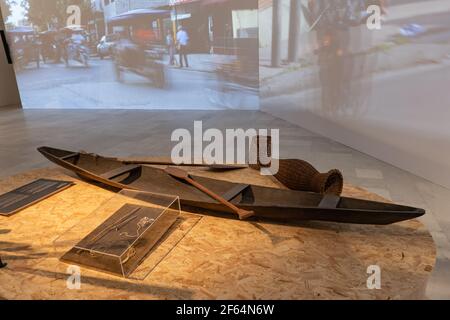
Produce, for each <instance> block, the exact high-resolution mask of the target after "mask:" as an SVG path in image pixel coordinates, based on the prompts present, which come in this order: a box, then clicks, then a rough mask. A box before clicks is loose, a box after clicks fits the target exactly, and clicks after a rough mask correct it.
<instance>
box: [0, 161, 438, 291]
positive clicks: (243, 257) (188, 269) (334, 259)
mask: <svg viewBox="0 0 450 320" xmlns="http://www.w3.org/2000/svg"><path fill="white" fill-rule="evenodd" d="M198 174H204V175H208V174H209V173H207V172H201V173H198ZM216 174H217V173H216ZM221 175H222V177H223V178H224V179H230V180H233V179H236V180H239V181H242V182H247V183H248V182H253V183H255V184H266V185H271V186H276V185H277V183H276V182H274V181H273V180H272V178H267V177H262V176H260V175H259V174H258V172H257V171H253V170H250V169H244V170H239V171H236V172H227V173H223V174H221ZM42 177H44V178H49V179H62V180H73V181H75V182H76V185H75V186H74V187H72V188H70V189H67V190H65V191H63V192H61V193H59V194H57V195H55V196H53V197H51V198H49V199H46V200H44V201H43V202H40V203H38V204H36V205H34V206H32V207H29V208H27V209H25V210H24V211H21V212H19V213H18V214H16V215H15V216H13V217H10V218H1V219H0V254H1V256H2V257H3V259H4V260H5V261H6V262H8V267H7V268H6V269H1V270H0V284H1V285H0V297H3V298H6V299H400V298H413V299H414V298H423V294H424V290H425V286H426V282H427V279H428V277H429V276H430V273H431V271H432V269H433V267H434V263H435V255H436V252H435V246H434V243H433V240H432V238H431V236H430V234H429V232H428V231H427V230H426V228H425V227H424V226H423V225H422V224H421V223H420V222H418V221H416V220H413V221H407V222H402V223H398V224H395V225H391V226H360V225H349V224H335V223H324V222H304V223H298V224H296V225H289V226H286V225H275V224H267V223H258V222H242V221H237V220H231V219H224V218H218V217H202V218H201V219H196V221H195V224H193V225H192V224H191V225H190V226H187V227H183V224H181V225H180V228H188V230H187V231H188V232H180V234H183V237H179V239H177V242H176V243H174V244H173V245H174V248H173V249H172V250H171V251H170V252H169V253H168V254H166V255H164V256H163V257H161V258H162V260H161V262H160V263H159V264H157V265H156V267H155V268H154V269H153V270H152V272H151V273H150V274H149V275H148V276H147V277H146V278H145V280H143V281H140V280H130V279H122V278H119V277H116V276H111V275H107V274H103V273H100V272H97V271H91V270H87V269H83V268H82V274H81V277H82V278H81V281H82V285H81V289H80V290H69V289H67V284H66V280H67V278H68V275H67V274H66V271H67V267H68V265H66V264H64V263H62V262H60V261H59V260H58V258H59V257H60V256H61V255H62V254H63V253H62V252H59V251H58V250H55V247H54V246H53V242H54V240H55V239H57V238H58V237H59V236H60V235H61V234H62V233H63V232H64V231H66V230H68V229H69V228H71V227H72V226H74V225H76V224H78V223H80V222H81V221H82V220H83V218H85V217H87V216H89V214H90V213H92V212H93V211H94V210H95V209H96V208H97V207H98V206H99V205H100V204H101V203H102V202H104V201H106V200H107V199H109V198H111V197H112V196H113V193H112V192H110V191H107V190H105V189H102V188H99V187H96V186H93V185H90V184H88V183H86V182H83V181H80V180H79V179H77V178H76V177H75V176H72V175H71V173H69V172H67V171H64V170H62V169H58V168H51V169H39V170H34V171H31V172H28V173H24V174H21V175H17V176H15V177H11V178H9V179H6V180H4V181H2V182H0V192H6V191H8V190H11V189H14V188H15V187H18V186H20V185H22V184H25V183H28V182H30V181H32V180H34V179H36V178H42ZM345 195H346V196H354V197H360V198H366V199H373V200H382V199H381V198H380V197H378V196H376V195H373V194H369V193H368V192H366V191H364V190H362V189H359V188H355V187H351V186H346V187H345ZM182 231H183V230H182ZM184 231H186V230H184ZM149 259H153V258H152V256H150V257H149ZM158 261H159V260H158ZM370 265H378V266H380V267H381V272H382V274H381V281H382V283H381V285H382V288H381V290H369V289H367V286H366V281H367V278H368V276H369V275H368V274H367V273H366V272H367V268H368V266H370Z"/></svg>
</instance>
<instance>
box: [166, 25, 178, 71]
mask: <svg viewBox="0 0 450 320" xmlns="http://www.w3.org/2000/svg"><path fill="white" fill-rule="evenodd" d="M166 45H167V51H168V53H169V64H170V65H171V66H174V65H176V64H177V60H176V59H175V39H174V38H173V34H172V31H171V30H167V35H166Z"/></svg>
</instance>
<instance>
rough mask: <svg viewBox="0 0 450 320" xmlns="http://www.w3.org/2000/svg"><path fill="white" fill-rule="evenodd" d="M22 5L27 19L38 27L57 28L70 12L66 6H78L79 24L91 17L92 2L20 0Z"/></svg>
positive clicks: (83, 0)
mask: <svg viewBox="0 0 450 320" xmlns="http://www.w3.org/2000/svg"><path fill="white" fill-rule="evenodd" d="M21 5H22V7H24V8H25V10H26V11H27V18H28V21H29V22H31V23H32V24H34V25H35V26H38V27H39V28H40V29H43V30H46V29H50V27H51V26H55V27H58V28H61V27H64V26H65V25H66V21H67V18H68V17H69V15H70V14H71V13H70V12H68V8H70V7H71V6H78V7H79V8H80V13H81V16H80V18H81V24H83V25H84V24H87V22H88V21H89V20H91V19H92V2H91V1H90V0H22V2H21Z"/></svg>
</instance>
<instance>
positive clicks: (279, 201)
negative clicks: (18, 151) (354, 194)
mask: <svg viewBox="0 0 450 320" xmlns="http://www.w3.org/2000/svg"><path fill="white" fill-rule="evenodd" d="M38 151H39V152H40V153H41V154H42V155H43V156H45V157H46V158H47V159H48V160H50V161H51V162H53V163H55V164H57V165H59V166H61V167H63V168H65V169H68V170H70V171H73V172H74V173H76V174H77V175H79V176H81V177H82V178H84V179H87V180H93V181H96V182H98V183H101V184H104V185H106V186H109V187H114V188H117V189H132V190H140V191H146V192H153V193H161V194H172V195H178V196H179V197H180V201H181V205H182V209H183V210H186V211H189V210H190V209H200V210H202V211H203V210H206V211H214V212H226V213H229V214H230V216H231V214H232V213H231V211H230V210H229V209H228V208H226V207H225V206H224V205H222V204H220V203H218V202H217V201H216V200H214V199H212V198H211V197H209V196H208V195H206V194H204V193H203V192H201V191H199V190H198V189H196V188H195V187H193V186H192V185H190V184H188V183H186V182H183V181H180V180H178V179H176V178H174V177H172V176H170V175H169V174H167V173H166V172H164V170H163V169H160V168H155V167H152V166H148V165H141V164H138V163H134V164H129V163H126V162H124V161H121V160H118V159H115V158H106V157H102V156H99V155H95V154H89V153H84V152H73V151H66V150H60V149H55V148H50V147H41V148H39V149H38ZM193 178H194V179H195V181H197V182H199V183H200V184H202V185H203V186H205V187H207V188H209V189H210V190H212V191H213V192H215V193H216V194H218V195H220V196H222V197H223V198H225V199H226V200H228V201H230V202H231V203H233V204H234V205H236V206H237V207H239V208H242V209H245V210H251V211H254V212H255V215H256V217H259V218H265V219H271V220H278V221H282V222H286V221H298V220H318V221H332V222H342V223H356V224H376V225H386V224H391V223H395V222H400V221H404V220H409V219H413V218H417V217H420V216H422V215H424V214H425V210H423V209H420V208H413V207H408V206H402V205H397V204H391V203H382V202H375V201H367V200H360V199H353V198H346V197H338V196H336V195H321V194H318V193H311V192H302V191H294V190H282V189H275V188H269V187H262V186H256V185H248V184H238V183H231V182H228V181H221V180H216V179H211V178H204V177H198V176H193Z"/></svg>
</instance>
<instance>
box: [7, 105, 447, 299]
mask: <svg viewBox="0 0 450 320" xmlns="http://www.w3.org/2000/svg"><path fill="white" fill-rule="evenodd" d="M195 120H202V121H203V126H204V128H205V129H206V128H217V129H221V130H224V129H227V128H229V129H231V128H244V129H245V128H268V129H269V128H274V129H280V135H281V156H282V157H296V158H301V159H305V160H308V161H310V162H311V163H313V164H314V165H315V166H317V167H318V169H320V170H328V169H331V168H339V169H341V170H342V171H343V173H344V176H345V178H346V180H347V181H348V182H350V183H352V184H355V185H358V186H361V187H364V188H366V189H368V190H369V191H372V192H375V193H378V194H380V195H382V196H384V197H386V198H389V199H391V200H393V201H395V202H398V203H404V204H409V205H414V206H418V207H423V208H425V209H427V211H428V214H427V215H426V216H425V217H424V218H423V222H424V223H425V224H426V225H427V226H428V228H429V230H430V231H431V233H432V235H433V238H434V240H435V242H436V245H437V247H438V261H437V265H436V268H435V270H434V272H433V276H432V278H431V280H430V283H429V285H428V288H427V296H428V297H429V298H431V299H436V298H444V299H445V298H447V299H450V242H449V237H450V214H449V212H448V211H449V209H450V190H448V189H445V188H443V187H441V186H438V185H435V184H433V183H431V182H429V181H426V180H424V179H422V178H420V177H417V176H415V175H412V174H410V173H408V172H405V171H403V170H401V169H399V168H395V167H393V166H391V165H389V164H386V163H384V162H382V161H379V160H377V159H374V158H372V157H370V156H367V155H365V154H363V153H360V152H358V151H356V150H353V149H351V148H349V147H346V146H344V145H342V144H339V143H336V142H334V141H332V140H330V139H328V138H324V137H321V136H318V135H316V134H313V133H311V132H309V131H306V130H304V129H302V128H299V127H296V126H294V125H292V124H289V123H288V122H286V121H283V120H279V119H277V118H274V117H272V116H270V115H267V114H265V113H262V112H256V111H133V110H128V111H124V110H113V111H108V110H89V111H88V110H19V109H4V110H0V137H1V140H0V141H1V142H0V155H1V156H0V178H4V177H7V176H10V175H14V174H16V173H19V172H22V171H25V170H29V169H33V168H39V167H45V166H49V162H48V161H46V160H45V159H44V158H43V157H42V156H41V155H40V154H39V153H38V152H37V151H36V148H37V147H38V146H42V145H49V146H55V147H61V148H66V149H69V150H70V149H72V150H86V151H91V152H96V153H100V154H104V155H115V156H149V155H158V156H169V155H170V152H171V150H172V147H173V144H172V143H171V141H170V136H171V134H172V132H173V130H175V129H178V128H187V129H189V130H192V129H193V123H194V121H195Z"/></svg>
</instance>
